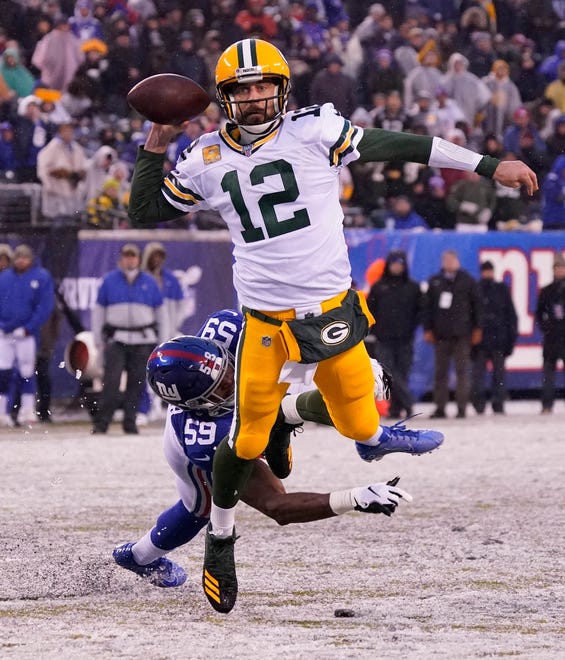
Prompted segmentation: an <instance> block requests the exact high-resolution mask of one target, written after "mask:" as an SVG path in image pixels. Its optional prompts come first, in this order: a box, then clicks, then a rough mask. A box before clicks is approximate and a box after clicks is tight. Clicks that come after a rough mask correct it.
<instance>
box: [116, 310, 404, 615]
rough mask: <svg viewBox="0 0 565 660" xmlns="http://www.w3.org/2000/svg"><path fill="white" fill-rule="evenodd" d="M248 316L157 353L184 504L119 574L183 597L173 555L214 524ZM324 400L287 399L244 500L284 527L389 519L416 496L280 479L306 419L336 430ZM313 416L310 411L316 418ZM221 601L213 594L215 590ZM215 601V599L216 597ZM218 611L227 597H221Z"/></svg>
mask: <svg viewBox="0 0 565 660" xmlns="http://www.w3.org/2000/svg"><path fill="white" fill-rule="evenodd" d="M242 320H243V319H242V316H241V314H239V313H237V312H235V311H233V310H222V311H220V312H217V313H215V314H212V315H211V316H210V317H209V318H208V319H207V321H206V322H205V324H204V325H203V327H202V328H201V329H200V331H199V332H198V334H197V336H181V337H176V338H173V339H171V340H169V341H166V342H164V343H162V344H160V345H159V346H157V347H156V348H155V350H154V351H153V353H152V354H151V356H150V357H149V360H148V362H147V377H148V381H149V383H150V385H151V387H152V389H153V390H154V391H155V392H156V393H157V394H158V395H159V396H160V397H161V398H162V399H163V400H164V401H167V402H168V403H169V404H170V405H169V408H168V413H167V420H166V424H165V431H164V452H165V456H166V459H167V461H168V463H169V465H170V467H171V468H172V470H173V472H174V473H175V475H176V482H177V490H178V493H179V495H180V500H179V501H178V502H177V503H176V504H175V505H174V506H172V507H171V508H170V509H167V510H166V511H164V512H163V513H162V514H161V515H160V516H159V517H158V519H157V522H156V524H155V526H154V527H153V528H152V529H151V530H150V531H149V532H147V534H145V535H144V536H143V537H142V538H141V539H139V540H138V541H137V542H136V543H124V544H122V545H119V546H117V547H116V548H115V549H114V553H113V556H114V559H115V561H116V563H117V564H118V565H120V566H121V567H123V568H126V569H128V570H131V571H133V572H134V573H137V574H138V575H141V576H143V577H146V578H148V579H149V580H150V581H151V582H152V583H153V584H155V585H157V586H159V587H176V586H180V585H182V584H183V583H184V582H185V581H186V577H187V576H186V572H185V570H184V569H183V568H182V567H181V566H179V565H178V564H176V563H174V562H172V561H171V560H170V559H168V558H167V557H166V556H165V555H166V553H167V552H170V551H171V550H173V549H175V548H178V547H179V546H181V545H184V544H186V543H188V542H189V541H191V540H192V539H193V538H194V537H195V536H196V535H197V534H198V532H199V531H200V530H201V529H202V528H203V527H204V526H205V525H206V524H207V523H208V521H209V516H210V507H211V503H212V496H211V484H212V461H213V458H214V453H215V451H216V448H217V446H218V444H219V443H220V441H221V440H222V438H224V437H225V436H226V435H227V434H228V431H229V428H230V426H231V424H232V421H233V414H234V355H235V350H236V347H237V342H238V340H239V335H240V332H241V326H242ZM375 369H376V373H375V392H376V395H377V396H378V397H379V398H383V397H385V396H387V395H388V393H387V389H388V383H387V381H386V378H384V379H383V375H382V371H381V370H380V369H379V368H378V365H375ZM315 393H316V391H315V390H313V391H312V392H304V393H302V394H298V395H289V396H287V397H286V398H285V400H284V402H285V404H286V403H287V402H288V406H287V408H288V411H289V413H288V414H289V415H290V417H291V418H292V420H293V423H288V422H287V421H286V420H285V419H284V415H283V414H282V412H281V413H280V414H279V418H278V420H277V423H276V424H275V426H274V427H273V430H272V432H271V437H270V441H269V445H268V447H267V451H266V452H265V454H266V458H267V460H268V463H269V466H270V468H271V469H269V467H268V466H267V463H265V461H263V460H262V459H260V458H258V459H256V460H255V461H254V465H253V471H252V474H251V477H250V479H249V482H248V484H247V488H246V490H245V493H244V494H243V496H242V500H243V501H244V502H246V503H247V504H249V505H250V506H252V507H253V508H255V509H257V510H258V511H260V512H262V513H264V514H265V515H266V516H269V517H270V518H273V519H274V520H276V521H277V522H278V523H279V524H280V525H286V524H288V523H297V522H309V521H312V520H321V519H323V518H329V517H332V516H336V515H339V514H342V513H345V512H347V511H353V510H357V511H362V512H366V513H384V514H385V515H387V516H390V515H391V514H392V513H393V512H394V510H395V509H396V507H397V505H398V503H399V501H400V500H401V499H404V500H406V501H411V499H412V498H411V496H410V495H409V494H408V493H406V492H405V491H403V490H401V489H400V488H398V487H397V485H396V484H397V482H398V477H396V478H395V479H392V480H390V481H389V482H387V483H373V484H370V485H368V486H365V487H359V488H352V489H348V490H344V491H335V492H332V493H287V492H286V491H285V489H284V486H283V484H282V482H281V481H280V479H279V478H277V476H275V474H273V471H274V472H276V473H277V474H278V475H279V476H280V477H285V476H287V475H288V473H289V472H290V469H291V463H292V458H291V453H290V445H289V438H290V432H291V431H292V430H293V429H295V428H296V427H297V426H298V425H299V424H301V423H302V422H303V421H304V420H305V419H314V420H316V421H319V422H321V423H325V424H328V425H329V424H331V421H330V418H329V415H328V414H327V410H325V409H324V408H325V407H324V404H323V402H322V401H321V398H319V399H318V398H316V397H315V396H313V395H314V394H315ZM309 407H311V408H312V409H311V410H310V412H309ZM210 589H211V591H212V592H213V593H214V587H213V585H211V586H210ZM212 597H213V596H212ZM216 598H217V599H218V603H219V595H218V594H216Z"/></svg>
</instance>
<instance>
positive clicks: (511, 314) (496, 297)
mask: <svg viewBox="0 0 565 660" xmlns="http://www.w3.org/2000/svg"><path fill="white" fill-rule="evenodd" d="M479 295H480V296H481V303H482V307H483V337H482V340H481V342H480V343H479V344H477V345H476V346H473V348H472V350H471V361H472V378H471V402H472V404H473V407H474V408H475V410H476V411H477V413H478V414H479V415H482V413H483V412H484V411H485V406H486V383H485V377H486V373H487V362H489V361H490V363H491V364H492V381H491V388H490V389H491V405H492V411H493V412H494V413H504V400H505V398H506V385H505V382H506V366H505V360H506V358H507V357H508V356H509V355H511V354H512V351H513V350H514V344H515V342H516V338H517V336H518V317H517V316H516V310H515V308H514V303H513V302H512V297H511V295H510V290H509V289H508V287H507V286H506V284H505V283H504V282H496V281H495V279H494V266H493V264H492V262H490V261H485V262H484V263H482V264H481V277H480V279H479Z"/></svg>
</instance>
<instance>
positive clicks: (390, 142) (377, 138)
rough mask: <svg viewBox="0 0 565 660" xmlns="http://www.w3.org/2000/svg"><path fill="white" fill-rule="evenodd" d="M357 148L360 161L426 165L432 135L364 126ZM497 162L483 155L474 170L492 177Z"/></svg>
mask: <svg viewBox="0 0 565 660" xmlns="http://www.w3.org/2000/svg"><path fill="white" fill-rule="evenodd" d="M358 149H359V153H360V157H359V160H360V161H361V162H368V161H370V162H374V161H387V160H402V161H408V162H412V163H423V164H424V165H427V164H428V162H429V160H430V154H431V151H432V137H431V136H429V135H413V134H412V133H400V132H397V131H385V130H383V129H382V128H366V129H365V130H364V132H363V137H362V138H361V141H360V142H359V146H358ZM499 162H500V161H499V160H498V159H497V158H492V157H491V156H483V157H482V159H481V161H480V162H479V164H478V165H477V167H476V169H475V171H476V172H477V174H481V175H482V176H486V177H488V178H489V179H492V177H493V175H494V171H495V170H496V168H497V166H498V163H499Z"/></svg>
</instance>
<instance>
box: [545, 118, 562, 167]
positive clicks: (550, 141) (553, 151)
mask: <svg viewBox="0 0 565 660" xmlns="http://www.w3.org/2000/svg"><path fill="white" fill-rule="evenodd" d="M546 144H547V157H548V160H549V161H553V160H554V159H555V158H557V157H558V156H561V155H563V154H565V114H563V115H559V116H558V117H556V118H555V120H554V121H553V131H552V132H551V135H550V136H549V137H548V138H547V140H546Z"/></svg>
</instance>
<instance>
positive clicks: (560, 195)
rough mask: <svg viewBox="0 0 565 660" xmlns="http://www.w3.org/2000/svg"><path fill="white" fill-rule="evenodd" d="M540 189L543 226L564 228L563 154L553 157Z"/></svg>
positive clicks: (564, 176)
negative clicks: (553, 159) (551, 164)
mask: <svg viewBox="0 0 565 660" xmlns="http://www.w3.org/2000/svg"><path fill="white" fill-rule="evenodd" d="M541 190H542V193H543V206H542V220H543V228H544V229H565V156H558V157H557V158H556V159H555V161H554V163H553V166H552V167H551V170H550V172H549V173H548V175H547V176H546V177H545V179H544V181H543V183H542V186H541Z"/></svg>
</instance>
